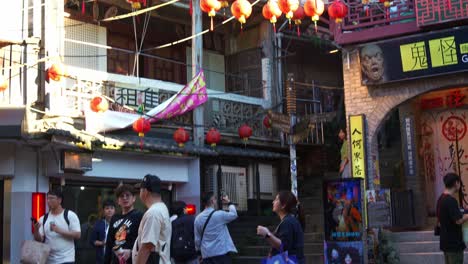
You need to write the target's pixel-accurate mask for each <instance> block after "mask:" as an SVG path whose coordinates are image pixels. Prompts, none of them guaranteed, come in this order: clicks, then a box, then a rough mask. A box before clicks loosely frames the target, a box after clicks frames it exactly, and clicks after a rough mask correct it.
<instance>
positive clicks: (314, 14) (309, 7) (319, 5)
mask: <svg viewBox="0 0 468 264" xmlns="http://www.w3.org/2000/svg"><path fill="white" fill-rule="evenodd" d="M323 11H325V4H324V3H323V1H322V0H306V2H305V3H304V13H305V14H306V15H307V16H310V17H311V19H312V21H314V24H315V32H317V21H318V20H319V19H320V16H321V15H322V14H323Z"/></svg>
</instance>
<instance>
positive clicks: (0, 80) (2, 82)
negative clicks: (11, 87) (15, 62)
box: [0, 75, 8, 92]
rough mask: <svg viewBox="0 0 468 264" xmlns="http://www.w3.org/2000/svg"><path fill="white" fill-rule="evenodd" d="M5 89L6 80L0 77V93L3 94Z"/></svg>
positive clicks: (6, 85) (6, 86)
mask: <svg viewBox="0 0 468 264" xmlns="http://www.w3.org/2000/svg"><path fill="white" fill-rule="evenodd" d="M6 89H8V80H7V79H6V78H5V77H4V76H3V75H0V92H4V91H5V90H6Z"/></svg>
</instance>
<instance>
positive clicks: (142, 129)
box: [133, 117, 151, 150]
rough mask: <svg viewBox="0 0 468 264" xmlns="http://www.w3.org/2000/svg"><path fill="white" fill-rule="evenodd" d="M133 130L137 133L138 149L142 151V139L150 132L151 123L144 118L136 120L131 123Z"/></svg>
mask: <svg viewBox="0 0 468 264" xmlns="http://www.w3.org/2000/svg"><path fill="white" fill-rule="evenodd" d="M133 130H134V131H135V132H137V133H138V136H139V137H140V149H141V150H143V137H144V136H145V134H146V133H148V132H149V131H150V130H151V123H150V121H149V120H148V119H146V118H144V117H140V118H138V119H137V120H136V121H135V122H133Z"/></svg>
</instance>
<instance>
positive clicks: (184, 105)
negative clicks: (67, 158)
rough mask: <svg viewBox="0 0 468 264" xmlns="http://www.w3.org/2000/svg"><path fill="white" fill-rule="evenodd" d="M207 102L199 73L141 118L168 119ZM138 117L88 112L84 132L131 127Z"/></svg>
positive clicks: (131, 114)
mask: <svg viewBox="0 0 468 264" xmlns="http://www.w3.org/2000/svg"><path fill="white" fill-rule="evenodd" d="M207 100H208V95H207V92H206V83H205V75H204V74H203V71H200V72H199V73H198V74H197V75H196V76H195V77H194V78H193V79H192V80H191V81H190V82H189V83H188V84H187V85H185V86H184V88H182V90H180V91H179V92H178V93H176V94H175V95H173V96H172V97H171V98H169V99H167V100H166V101H164V102H163V103H161V104H159V105H158V106H156V107H155V108H153V109H151V110H150V111H148V112H147V113H146V114H145V116H143V117H144V118H148V119H150V121H151V122H156V121H159V120H163V119H170V118H172V117H175V116H179V115H182V114H184V113H186V112H188V111H192V110H193V109H195V108H197V107H198V106H199V105H202V104H204V103H205V102H206V101H207ZM140 116H141V115H139V114H134V113H123V112H117V111H111V110H108V111H106V112H104V113H95V112H93V111H91V110H89V111H87V112H86V131H88V132H90V133H99V132H106V131H112V130H118V129H123V128H126V127H128V126H131V125H132V124H133V122H135V120H137V119H138V118H140Z"/></svg>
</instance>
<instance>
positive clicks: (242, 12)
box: [231, 0, 252, 28]
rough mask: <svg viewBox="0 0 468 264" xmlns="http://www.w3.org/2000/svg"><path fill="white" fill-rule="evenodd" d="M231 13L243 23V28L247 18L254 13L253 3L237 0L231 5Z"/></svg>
mask: <svg viewBox="0 0 468 264" xmlns="http://www.w3.org/2000/svg"><path fill="white" fill-rule="evenodd" d="M231 13H232V15H233V16H234V17H235V18H237V20H238V21H239V22H240V23H241V28H242V25H243V24H245V22H246V20H247V18H249V17H250V15H251V14H252V5H251V4H250V2H249V1H247V0H236V1H235V2H234V3H232V5H231Z"/></svg>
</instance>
